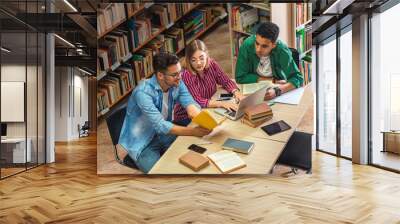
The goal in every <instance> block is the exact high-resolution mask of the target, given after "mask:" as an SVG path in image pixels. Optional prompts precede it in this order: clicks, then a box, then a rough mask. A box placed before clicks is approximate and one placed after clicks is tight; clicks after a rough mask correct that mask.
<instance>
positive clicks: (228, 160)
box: [208, 150, 246, 173]
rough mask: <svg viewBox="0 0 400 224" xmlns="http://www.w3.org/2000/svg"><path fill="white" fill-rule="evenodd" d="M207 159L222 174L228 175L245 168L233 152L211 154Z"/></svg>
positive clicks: (222, 151) (243, 163)
mask: <svg viewBox="0 0 400 224" xmlns="http://www.w3.org/2000/svg"><path fill="white" fill-rule="evenodd" d="M208 158H209V159H210V160H211V162H213V163H214V164H215V166H217V168H218V169H219V170H220V171H221V172H222V173H229V172H232V171H234V170H237V169H240V168H243V167H245V166H246V163H245V162H244V161H243V160H242V159H241V158H240V157H239V156H238V155H237V154H236V153H235V152H232V151H229V150H221V151H219V152H216V153H213V154H211V155H208Z"/></svg>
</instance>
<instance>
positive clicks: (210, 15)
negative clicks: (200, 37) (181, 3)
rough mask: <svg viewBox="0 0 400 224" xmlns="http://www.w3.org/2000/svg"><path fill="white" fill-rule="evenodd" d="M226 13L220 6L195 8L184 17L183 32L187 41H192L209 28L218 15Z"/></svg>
mask: <svg viewBox="0 0 400 224" xmlns="http://www.w3.org/2000/svg"><path fill="white" fill-rule="evenodd" d="M224 14H226V12H225V10H224V9H223V8H222V7H220V6H204V7H201V8H198V9H195V10H193V11H192V12H191V13H190V14H189V15H188V16H186V17H185V18H184V19H183V32H184V37H185V40H186V43H190V42H192V41H193V40H194V39H195V38H196V37H197V34H198V33H200V32H202V31H203V30H205V29H207V28H208V27H209V26H210V24H211V23H213V22H214V21H215V20H216V19H217V17H219V16H222V15H224Z"/></svg>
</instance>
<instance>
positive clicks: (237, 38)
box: [232, 33, 248, 57]
mask: <svg viewBox="0 0 400 224" xmlns="http://www.w3.org/2000/svg"><path fill="white" fill-rule="evenodd" d="M247 37H248V36H245V35H241V34H238V33H236V34H234V35H233V38H232V44H233V46H232V53H233V56H234V57H237V56H238V55H239V49H240V46H242V44H243V42H244V40H245V39H246V38H247Z"/></svg>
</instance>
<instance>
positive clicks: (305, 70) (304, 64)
mask: <svg viewBox="0 0 400 224" xmlns="http://www.w3.org/2000/svg"><path fill="white" fill-rule="evenodd" d="M311 66H312V63H311V62H308V61H305V60H302V61H301V62H300V72H301V73H302V74H303V77H304V85H307V84H308V83H310V82H311V75H312V74H311Z"/></svg>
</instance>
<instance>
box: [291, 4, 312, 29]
mask: <svg viewBox="0 0 400 224" xmlns="http://www.w3.org/2000/svg"><path fill="white" fill-rule="evenodd" d="M295 10H296V18H295V20H296V22H295V23H296V27H298V26H301V25H302V24H305V23H307V22H308V21H310V20H311V19H312V4H311V3H296V9H295Z"/></svg>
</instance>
